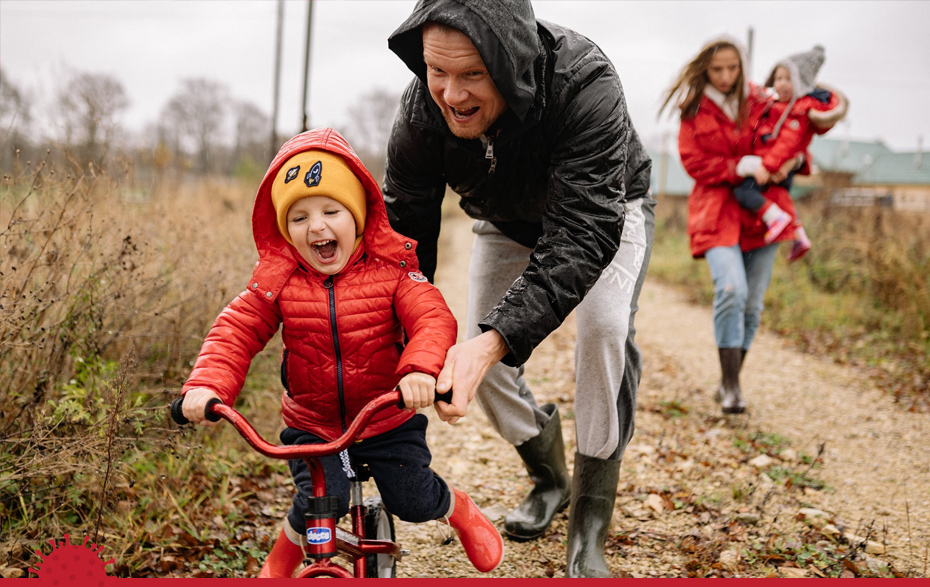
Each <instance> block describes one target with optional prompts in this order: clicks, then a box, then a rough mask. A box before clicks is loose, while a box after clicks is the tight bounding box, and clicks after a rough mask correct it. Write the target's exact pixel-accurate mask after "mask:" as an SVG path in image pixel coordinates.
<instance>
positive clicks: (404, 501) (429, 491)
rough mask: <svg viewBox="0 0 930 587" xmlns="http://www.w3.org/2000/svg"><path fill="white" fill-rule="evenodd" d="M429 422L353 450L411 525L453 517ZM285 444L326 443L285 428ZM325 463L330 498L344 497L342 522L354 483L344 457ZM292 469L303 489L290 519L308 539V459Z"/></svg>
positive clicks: (419, 419) (420, 418)
mask: <svg viewBox="0 0 930 587" xmlns="http://www.w3.org/2000/svg"><path fill="white" fill-rule="evenodd" d="M428 423H429V420H428V419H427V417H426V416H424V415H423V414H417V415H416V416H414V417H413V418H411V419H409V420H407V421H406V422H404V423H403V424H401V425H400V426H398V427H397V428H395V429H393V430H389V431H388V432H385V433H384V434H379V435H378V436H373V437H371V438H366V439H365V440H363V441H361V442H354V443H352V445H351V446H349V449H348V450H349V456H350V457H351V460H352V463H353V464H358V463H364V464H367V465H368V468H369V470H371V477H372V479H374V482H375V484H376V485H377V486H378V492H379V493H380V494H381V501H382V502H384V507H386V508H387V510H388V511H389V512H391V513H392V514H394V515H395V516H397V517H398V518H399V519H401V520H403V521H405V522H413V523H419V522H428V521H430V520H438V519H439V518H442V517H444V516H445V515H446V514H447V513H448V512H449V505H450V504H451V499H450V497H449V487H448V486H447V485H446V482H445V481H443V480H442V478H441V477H439V475H437V474H436V473H434V472H433V470H432V469H430V468H429V464H430V461H431V460H432V455H431V454H430V451H429V447H428V446H427V445H426V426H427V424H428ZM281 442H282V443H284V444H285V445H295V444H323V443H325V441H324V440H323V439H322V438H320V437H319V436H317V435H315V434H312V433H310V432H305V431H303V430H298V429H296V428H285V429H284V431H283V432H281ZM320 461H321V462H322V464H323V473H324V474H325V476H326V494H327V495H335V496H336V497H338V498H339V513H338V517H339V518H341V517H342V516H344V515H346V514H347V513H348V512H349V478H348V476H347V475H346V472H345V471H344V470H343V468H342V461H341V460H340V458H339V455H332V456H328V457H323V458H321V459H320ZM287 466H288V468H290V470H291V475H293V476H294V484H295V485H296V486H297V494H296V495H294V503H293V504H292V505H291V510H290V511H289V512H288V513H287V520H288V522H290V524H291V527H292V528H294V530H297V531H298V532H300V533H301V534H302V533H303V532H304V529H305V523H304V514H305V513H306V511H307V498H308V497H310V496H312V495H313V482H312V479H311V478H310V470H309V469H308V468H307V464H306V463H305V462H304V461H303V460H290V461H288V462H287Z"/></svg>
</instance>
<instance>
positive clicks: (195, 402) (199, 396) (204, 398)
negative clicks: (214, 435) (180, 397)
mask: <svg viewBox="0 0 930 587" xmlns="http://www.w3.org/2000/svg"><path fill="white" fill-rule="evenodd" d="M213 398H216V399H220V396H218V395H216V393H215V392H213V391H212V390H210V389H207V388H205V387H195V388H194V389H191V390H190V391H188V392H187V393H185V394H184V402H183V403H182V404H181V411H182V412H183V413H184V417H185V418H187V419H188V420H190V421H191V422H193V423H195V424H196V423H200V425H201V426H216V425H217V424H219V422H211V421H210V420H207V419H206V417H204V413H203V412H204V410H205V409H206V407H207V402H209V401H210V400H211V399H213Z"/></svg>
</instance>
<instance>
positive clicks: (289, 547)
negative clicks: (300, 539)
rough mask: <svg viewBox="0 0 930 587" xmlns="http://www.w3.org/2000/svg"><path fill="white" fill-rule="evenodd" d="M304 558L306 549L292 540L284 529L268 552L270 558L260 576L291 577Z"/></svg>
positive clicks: (266, 577) (267, 577) (262, 577)
mask: <svg viewBox="0 0 930 587" xmlns="http://www.w3.org/2000/svg"><path fill="white" fill-rule="evenodd" d="M303 560H304V549H303V548H301V547H299V546H297V545H296V544H294V543H293V542H291V539H290V538H288V537H287V534H286V533H285V532H284V530H283V529H282V530H281V534H280V535H279V536H278V540H277V542H275V543H274V546H273V547H272V548H271V552H269V553H268V558H266V559H265V564H264V565H263V566H262V570H261V571H260V572H259V573H258V578H259V579H290V578H291V577H293V576H294V571H296V570H297V567H298V566H300V563H301V562H303Z"/></svg>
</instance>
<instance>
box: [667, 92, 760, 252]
mask: <svg viewBox="0 0 930 587" xmlns="http://www.w3.org/2000/svg"><path fill="white" fill-rule="evenodd" d="M766 100H767V99H766V98H765V97H763V96H762V95H761V94H759V92H758V90H757V89H756V88H755V87H751V88H750V91H749V93H748V96H747V98H746V103H745V104H744V120H743V124H742V127H737V126H736V123H735V122H734V121H732V120H730V119H729V118H728V117H727V115H726V114H724V113H723V110H721V109H720V107H719V106H717V105H716V104H715V103H714V102H713V101H711V100H710V99H709V98H707V97H706V96H702V97H701V103H700V106H699V107H698V111H697V114H695V116H694V118H692V119H689V120H682V121H681V128H680V130H679V132H678V153H679V155H680V156H681V163H682V165H683V166H684V168H685V171H687V172H688V175H690V176H691V177H693V178H694V181H695V184H694V187H693V188H692V190H691V195H690V196H689V198H688V235H689V236H690V237H691V255H692V256H693V257H695V258H701V257H703V256H704V253H706V252H707V250H708V249H711V248H713V247H732V246H733V245H736V244H737V243H740V238H741V236H742V216H743V210H742V208H741V207H740V205H739V202H737V201H736V198H735V197H734V196H733V188H734V187H735V186H737V185H739V184H740V183H741V182H742V181H743V179H744V178H742V177H740V176H738V175H737V174H736V165H737V163H739V160H740V159H741V158H742V157H743V156H745V155H750V154H752V139H753V132H754V127H755V125H756V124H757V122H758V119H759V116H761V114H762V112H763V111H764V109H765V104H766Z"/></svg>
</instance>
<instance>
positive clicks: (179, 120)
mask: <svg viewBox="0 0 930 587" xmlns="http://www.w3.org/2000/svg"><path fill="white" fill-rule="evenodd" d="M228 103H229V91H228V89H227V88H226V86H225V85H223V84H220V83H218V82H215V81H212V80H208V79H204V78H193V79H185V80H183V81H182V82H181V89H180V90H179V91H178V92H177V93H176V94H175V95H174V96H173V97H172V98H171V99H170V100H169V101H168V104H166V105H165V108H164V110H163V111H162V118H163V119H164V120H165V122H166V123H167V126H168V127H169V128H171V129H172V130H173V131H174V132H175V133H176V136H177V140H178V148H179V150H180V149H181V148H183V147H182V143H183V144H187V145H189V146H191V147H193V149H194V150H195V151H196V153H197V161H198V167H199V170H200V172H202V173H210V172H212V171H215V170H216V169H217V161H215V159H216V153H217V151H218V147H219V145H220V144H221V142H222V138H223V137H222V134H223V125H224V123H225V121H226V111H227V104H228Z"/></svg>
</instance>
